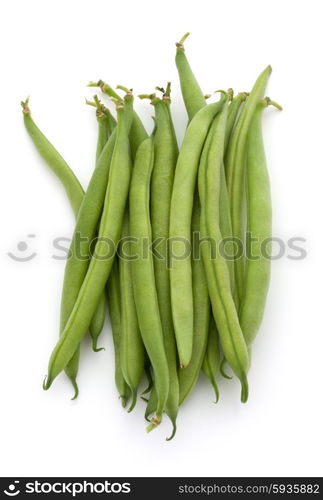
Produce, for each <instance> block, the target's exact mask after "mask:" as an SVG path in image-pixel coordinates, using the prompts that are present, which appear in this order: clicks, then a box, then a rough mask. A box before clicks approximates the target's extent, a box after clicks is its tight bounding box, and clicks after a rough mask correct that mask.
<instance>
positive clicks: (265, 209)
mask: <svg viewBox="0 0 323 500" xmlns="http://www.w3.org/2000/svg"><path fill="white" fill-rule="evenodd" d="M269 104H271V101H270V100H269V99H264V100H262V101H261V102H260V103H259V104H258V105H257V107H256V110H255V112H254V115H253V117H252V120H251V123H250V128H249V133H248V139H247V154H246V156H247V162H246V180H247V234H248V240H247V243H248V241H249V245H248V247H247V249H248V254H247V255H248V258H247V265H246V279H245V283H246V285H245V291H244V296H243V300H242V303H241V310H240V323H241V328H242V331H243V334H244V336H245V339H246V342H247V344H248V345H250V344H251V343H252V342H253V340H254V339H255V337H256V335H257V332H258V330H259V327H260V324H261V321H262V318H263V314H264V309H265V303H266V297H267V292H268V287H269V281H270V258H269V257H268V252H269V251H270V250H269V244H268V245H267V244H266V253H267V255H264V249H263V244H264V242H270V238H271V225H272V210H271V197H270V182H269V175H268V170H267V165H266V154H265V148H264V142H263V137H262V124H261V120H262V112H263V110H264V109H265V107H266V106H268V105H269Z"/></svg>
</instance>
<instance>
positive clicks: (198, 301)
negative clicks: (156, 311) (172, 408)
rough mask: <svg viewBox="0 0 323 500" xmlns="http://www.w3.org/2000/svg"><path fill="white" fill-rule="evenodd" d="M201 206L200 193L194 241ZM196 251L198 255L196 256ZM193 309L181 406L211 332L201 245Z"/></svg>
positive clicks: (194, 264)
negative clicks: (188, 357)
mask: <svg viewBox="0 0 323 500" xmlns="http://www.w3.org/2000/svg"><path fill="white" fill-rule="evenodd" d="M200 216H201V205H200V200H199V197H198V193H197V192H196V194H195V199H194V204H193V215H192V241H193V242H195V238H196V237H197V239H198V240H199V235H200ZM195 251H196V255H195ZM192 283H193V307H194V336H193V353H194V355H193V356H192V359H191V361H190V363H189V365H188V366H187V367H186V368H182V369H180V370H179V372H178V381H179V404H180V405H181V404H182V403H183V402H184V401H185V399H186V398H187V397H188V396H189V394H190V393H191V392H192V390H193V388H194V386H195V384H196V382H197V380H198V377H199V374H200V371H201V367H202V363H203V359H204V356H205V350H206V345H207V339H208V332H209V322H210V312H211V307H210V299H209V294H208V290H207V284H206V277H205V271H204V267H203V263H202V260H201V258H200V255H199V245H198V248H196V249H195V245H194V246H193V259H192Z"/></svg>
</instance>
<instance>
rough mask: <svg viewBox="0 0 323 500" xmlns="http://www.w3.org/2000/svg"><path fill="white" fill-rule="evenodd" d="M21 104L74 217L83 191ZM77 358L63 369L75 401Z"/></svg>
mask: <svg viewBox="0 0 323 500" xmlns="http://www.w3.org/2000/svg"><path fill="white" fill-rule="evenodd" d="M21 104H22V107H23V116H24V123H25V126H26V129H27V131H28V133H29V135H30V137H31V139H32V141H33V143H34V145H35V147H36V149H37V150H38V152H39V153H40V155H41V157H42V158H43V159H44V160H45V161H46V163H47V164H48V165H49V167H50V168H51V169H52V170H53V172H54V173H55V174H56V176H57V177H58V178H59V179H60V181H61V182H62V184H63V186H64V188H65V191H66V194H67V196H68V199H69V201H70V203H71V206H72V209H73V211H74V213H75V215H77V213H78V211H79V208H80V206H81V203H82V201H83V197H84V191H83V189H82V186H81V184H80V183H79V181H78V179H77V177H76V176H75V174H74V173H73V171H72V169H71V168H70V167H69V166H68V164H67V163H66V162H65V160H64V159H63V158H62V156H61V155H60V154H59V153H58V151H57V150H56V149H55V148H54V146H53V145H52V144H51V143H50V142H49V141H48V139H47V138H46V137H45V136H44V134H43V133H42V132H41V130H40V129H39V128H38V127H37V125H36V124H35V122H34V121H33V119H32V117H31V113H30V109H29V106H28V99H27V101H26V102H22V103H21ZM100 136H101V137H102V133H101V132H100V127H99V137H100ZM104 316H105V311H104ZM102 317H103V312H102V310H101V309H100V308H98V309H97V310H96V311H95V313H94V316H93V319H92V321H93V322H94V323H95V324H98V323H100V322H102ZM62 322H63V320H62V319H61V324H62ZM61 331H62V328H61ZM79 357H80V352H79V348H78V349H77V350H76V352H75V354H74V356H73V357H72V359H71V360H70V361H69V363H68V365H67V366H66V368H65V373H66V375H67V376H68V378H69V379H70V381H71V383H72V385H73V387H74V391H75V393H74V396H73V398H72V399H76V397H77V395H78V387H77V383H76V377H77V372H78V365H79Z"/></svg>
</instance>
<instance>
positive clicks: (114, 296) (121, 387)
mask: <svg viewBox="0 0 323 500" xmlns="http://www.w3.org/2000/svg"><path fill="white" fill-rule="evenodd" d="M106 291H107V297H108V308H109V315H110V322H111V330H112V338H113V345H114V366H115V370H114V380H115V385H116V388H117V391H118V393H119V397H120V399H121V402H122V406H123V407H125V406H126V404H127V400H128V396H129V387H128V385H127V383H126V381H125V379H124V377H123V373H122V369H121V335H122V333H121V329H122V325H121V299H120V282H119V266H118V259H117V258H116V259H115V261H114V263H113V266H112V269H111V273H110V277H109V280H108V283H107V286H106Z"/></svg>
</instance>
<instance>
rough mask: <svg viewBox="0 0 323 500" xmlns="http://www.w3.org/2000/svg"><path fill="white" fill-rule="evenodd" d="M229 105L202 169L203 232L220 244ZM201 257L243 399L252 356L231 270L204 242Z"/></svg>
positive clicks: (219, 118)
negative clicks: (211, 256)
mask: <svg viewBox="0 0 323 500" xmlns="http://www.w3.org/2000/svg"><path fill="white" fill-rule="evenodd" d="M226 118H227V106H224V108H223V111H222V112H221V113H220V114H219V115H218V116H216V118H215V119H214V122H213V125H212V129H211V131H210V134H212V136H211V137H212V139H211V142H210V145H209V150H208V152H207V160H206V162H204V164H203V165H202V164H201V167H200V171H199V192H200V198H201V204H202V217H201V234H202V236H203V238H210V239H211V242H213V243H215V244H216V245H217V247H218V245H219V243H220V242H221V240H222V235H221V231H220V222H219V213H220V210H219V198H220V178H221V167H222V158H223V152H224V137H225V126H226ZM202 258H203V264H204V267H205V271H206V277H207V284H208V290H209V294H210V298H211V304H212V311H213V316H214V319H215V322H216V325H217V328H218V331H219V336H220V341H221V345H222V349H223V352H224V355H225V358H226V359H227V361H228V363H229V364H230V366H231V368H232V370H233V371H234V373H235V374H236V375H237V377H238V378H239V379H240V382H241V387H242V391H241V401H242V402H246V401H247V398H248V382H247V375H246V374H247V371H248V368H249V358H248V351H247V346H246V343H245V340H244V337H243V334H242V331H241V328H240V324H239V318H238V315H237V311H236V307H235V304H234V301H233V297H232V292H231V282H230V274H229V269H228V266H227V263H226V260H225V259H224V258H223V256H222V255H221V253H220V252H218V254H217V256H216V258H210V254H209V249H208V247H207V246H206V245H205V244H204V245H202Z"/></svg>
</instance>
